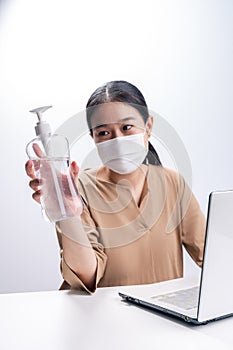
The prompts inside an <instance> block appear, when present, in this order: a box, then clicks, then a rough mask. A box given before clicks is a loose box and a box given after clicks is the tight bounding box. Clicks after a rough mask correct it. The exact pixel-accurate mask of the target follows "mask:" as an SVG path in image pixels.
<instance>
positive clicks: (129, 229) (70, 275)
mask: <svg viewBox="0 0 233 350" xmlns="http://www.w3.org/2000/svg"><path fill="white" fill-rule="evenodd" d="M141 167H144V170H145V171H146V181H145V184H144V188H143V191H142V193H143V196H142V198H141V201H140V205H139V206H138V205H137V203H136V202H135V200H134V198H133V197H132V192H131V188H130V186H129V183H128V182H127V181H125V180H124V181H121V182H119V183H118V184H117V185H116V184H113V183H111V182H108V181H105V180H101V179H98V178H97V172H96V170H93V169H88V170H85V171H84V172H83V173H82V174H81V175H80V177H79V184H78V186H79V191H80V194H81V195H82V197H83V200H84V203H85V205H84V212H83V214H82V216H81V219H82V224H83V227H84V230H85V232H86V234H87V235H88V238H89V240H90V242H91V245H92V247H93V249H94V251H95V254H96V258H97V274H96V287H106V286H120V285H131V284H147V283H154V282H159V281H164V280H168V279H173V278H178V277H182V276H183V253H182V245H184V247H185V248H186V250H187V251H188V253H189V254H190V255H191V257H192V258H193V260H194V261H195V262H196V263H197V264H198V265H199V266H202V257H203V246H204V238H205V227H206V222H205V217H204V215H203V214H202V212H201V210H200V207H199V204H198V202H197V200H196V199H195V197H194V195H193V193H192V192H191V190H190V189H189V187H188V186H187V184H186V183H185V181H184V179H183V177H182V176H180V175H179V174H178V173H176V172H174V171H173V170H170V169H167V168H162V167H158V166H154V165H142V166H141ZM57 233H58V238H59V243H60V246H61V270H62V275H63V278H64V281H65V283H64V284H63V286H62V288H70V287H71V288H75V289H82V290H83V289H84V290H86V291H87V292H90V291H89V290H88V289H87V288H86V286H85V285H84V284H83V282H82V281H81V280H80V278H79V277H78V276H77V275H76V274H75V273H74V272H73V271H72V270H71V269H70V268H69V266H68V265H67V264H66V262H65V261H64V259H63V256H62V245H61V235H62V232H61V231H60V230H59V229H58V228H57Z"/></svg>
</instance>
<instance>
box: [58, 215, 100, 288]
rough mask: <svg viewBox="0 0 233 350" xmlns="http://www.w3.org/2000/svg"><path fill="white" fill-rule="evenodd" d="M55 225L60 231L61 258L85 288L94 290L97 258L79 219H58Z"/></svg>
mask: <svg viewBox="0 0 233 350" xmlns="http://www.w3.org/2000/svg"><path fill="white" fill-rule="evenodd" d="M57 226H58V227H59V229H60V230H61V232H62V249H63V259H64V260H65V262H66V264H67V265H68V266H69V267H70V269H71V270H72V271H73V272H74V273H75V274H76V275H77V276H78V277H79V278H80V280H81V281H82V282H83V283H84V285H85V286H86V287H87V289H88V290H90V291H92V290H94V289H95V281H96V269H97V260H96V255H95V251H94V250H93V248H92V246H91V243H90V241H89V239H88V237H87V235H86V233H85V231H84V229H83V226H82V222H81V219H80V218H79V217H74V218H71V219H68V220H64V221H60V222H59V223H57Z"/></svg>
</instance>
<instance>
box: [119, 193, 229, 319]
mask: <svg viewBox="0 0 233 350" xmlns="http://www.w3.org/2000/svg"><path fill="white" fill-rule="evenodd" d="M119 295H120V296H121V297H122V298H123V300H125V301H127V302H130V303H134V304H137V305H140V306H145V307H147V308H150V309H151V310H155V311H159V312H162V313H166V314H170V315H173V316H175V317H179V318H181V319H183V320H184V321H186V322H190V323H193V324H205V323H208V322H210V321H215V320H218V319H221V318H225V317H229V316H233V190H230V191H214V192H211V193H210V195H209V201H208V211H207V225H206V236H205V246H204V256H203V266H202V269H201V273H200V276H199V278H198V280H197V281H193V280H192V278H191V279H188V278H178V279H174V280H169V281H165V282H159V283H154V284H149V285H141V286H131V288H130V287H129V286H128V287H127V288H126V289H125V290H123V289H122V291H120V292H119Z"/></svg>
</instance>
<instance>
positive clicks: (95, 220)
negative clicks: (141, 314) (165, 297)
mask: <svg viewBox="0 0 233 350" xmlns="http://www.w3.org/2000/svg"><path fill="white" fill-rule="evenodd" d="M86 115H87V124H88V127H89V130H90V135H91V137H92V138H93V140H94V142H95V144H96V147H97V151H98V153H99V156H100V159H101V160H102V163H103V166H101V167H100V168H99V169H98V170H96V169H87V170H85V171H83V172H81V173H80V175H78V173H79V169H78V166H77V164H76V163H75V162H72V164H71V168H72V173H73V176H74V179H75V181H76V183H77V186H78V189H79V193H80V194H81V196H82V200H83V202H84V206H83V212H82V213H81V215H80V216H76V217H74V218H72V219H69V220H64V221H60V222H59V223H57V225H56V229H57V233H58V239H59V243H60V247H61V269H62V274H63V278H64V284H63V288H76V289H84V290H86V291H87V292H89V293H92V292H94V291H95V289H96V287H97V286H98V287H104V286H114V285H115V286H116V285H130V284H145V283H154V282H159V281H163V280H168V279H173V278H178V277H182V275H183V253H182V246H184V247H185V248H186V250H187V251H188V253H189V254H190V255H191V257H192V258H193V260H194V261H195V262H196V264H198V265H199V266H201V265H202V256H203V246H204V235H205V218H204V216H203V214H202V212H201V210H200V207H199V204H198V203H197V201H196V199H195V197H194V195H193V194H192V192H191V191H190V189H189V188H188V186H187V185H186V183H185V181H184V179H183V178H182V176H180V175H179V174H177V173H176V172H174V171H172V170H169V169H166V168H164V167H162V165H161V162H160V159H159V157H158V155H157V153H156V151H155V150H154V148H153V146H152V145H151V143H150V142H149V137H150V134H151V130H152V126H153V118H152V117H151V116H150V115H149V113H148V108H147V105H146V102H145V99H144V97H143V95H142V94H141V92H140V91H139V90H138V89H137V88H136V87H135V86H134V85H132V84H130V83H128V82H125V81H112V82H109V83H107V84H105V85H103V86H101V87H100V88H98V89H97V90H96V91H95V92H94V93H93V94H92V95H91V97H90V99H89V101H88V103H87V106H86ZM26 171H27V174H28V175H29V176H30V177H31V178H32V180H31V181H30V187H31V188H32V189H33V190H34V191H35V192H34V193H33V198H34V199H35V200H36V201H38V202H40V196H41V192H40V190H39V185H40V182H39V180H38V179H36V178H35V175H34V171H33V167H32V162H31V161H28V162H27V164H26Z"/></svg>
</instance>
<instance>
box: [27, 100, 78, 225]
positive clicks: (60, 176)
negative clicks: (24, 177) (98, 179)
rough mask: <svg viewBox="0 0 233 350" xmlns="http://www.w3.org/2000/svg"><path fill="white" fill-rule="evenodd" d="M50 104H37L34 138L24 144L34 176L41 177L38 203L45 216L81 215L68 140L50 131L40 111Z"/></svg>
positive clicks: (57, 217) (68, 216)
mask: <svg viewBox="0 0 233 350" xmlns="http://www.w3.org/2000/svg"><path fill="white" fill-rule="evenodd" d="M50 107H51V106H45V107H39V108H36V109H34V110H32V111H30V112H32V113H35V114H36V115H37V117H38V122H37V125H36V127H35V130H36V136H37V137H36V138H35V139H33V140H32V141H31V142H29V143H28V144H27V146H26V152H27V155H28V157H29V159H31V160H32V162H33V166H34V170H35V174H36V177H37V178H39V179H40V180H41V191H42V196H41V206H42V212H43V215H44V216H45V219H48V220H49V221H50V222H57V221H61V220H65V219H68V218H72V217H74V216H77V215H80V214H81V212H82V209H83V204H82V200H81V198H80V196H79V193H78V190H77V187H76V185H75V182H74V179H73V178H72V176H71V173H70V168H69V166H70V152H69V143H68V140H67V138H66V137H64V136H61V135H57V134H52V132H51V128H50V125H49V124H48V123H47V122H46V121H45V120H44V118H43V115H42V113H43V112H45V111H46V110H47V109H48V108H50Z"/></svg>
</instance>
